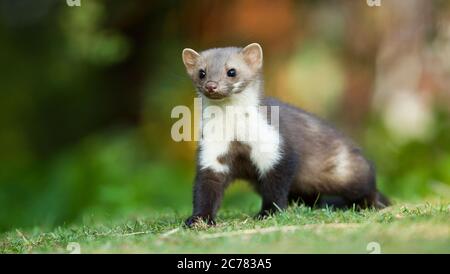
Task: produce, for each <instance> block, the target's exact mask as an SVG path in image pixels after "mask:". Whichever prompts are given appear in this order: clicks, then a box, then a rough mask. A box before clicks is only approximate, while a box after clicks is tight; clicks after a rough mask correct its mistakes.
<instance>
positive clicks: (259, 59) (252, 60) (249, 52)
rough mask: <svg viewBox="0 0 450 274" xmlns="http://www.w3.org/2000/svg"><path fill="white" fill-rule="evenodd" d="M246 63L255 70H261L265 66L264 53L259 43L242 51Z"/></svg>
mask: <svg viewBox="0 0 450 274" xmlns="http://www.w3.org/2000/svg"><path fill="white" fill-rule="evenodd" d="M241 54H242V56H243V57H244V60H245V62H246V63H247V64H248V65H249V66H250V68H252V69H254V70H259V69H261V68H262V65H263V51H262V48H261V46H260V45H259V44H258V43H253V44H250V45H248V46H246V47H245V48H243V49H242V51H241Z"/></svg>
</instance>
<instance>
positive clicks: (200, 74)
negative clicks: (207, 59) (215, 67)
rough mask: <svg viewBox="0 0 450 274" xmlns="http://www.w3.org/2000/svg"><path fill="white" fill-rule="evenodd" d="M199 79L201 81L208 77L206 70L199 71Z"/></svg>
mask: <svg viewBox="0 0 450 274" xmlns="http://www.w3.org/2000/svg"><path fill="white" fill-rule="evenodd" d="M198 77H199V78H200V79H203V78H205V77H206V71H205V70H204V69H201V70H199V71H198Z"/></svg>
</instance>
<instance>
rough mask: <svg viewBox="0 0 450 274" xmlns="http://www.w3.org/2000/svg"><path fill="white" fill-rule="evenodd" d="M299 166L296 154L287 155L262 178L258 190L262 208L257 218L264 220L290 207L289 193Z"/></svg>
mask: <svg viewBox="0 0 450 274" xmlns="http://www.w3.org/2000/svg"><path fill="white" fill-rule="evenodd" d="M297 166H298V159H297V157H296V155H295V153H287V154H286V155H285V156H284V158H283V159H282V160H281V162H279V163H278V164H277V165H276V166H275V167H274V168H273V169H272V170H270V171H268V172H267V173H266V174H263V175H262V176H260V178H259V179H258V182H257V185H258V186H257V188H258V192H259V193H260V195H261V197H262V206H261V210H260V212H259V213H258V215H257V216H256V218H258V219H263V218H265V217H267V216H268V215H271V214H273V213H275V212H276V211H278V210H279V209H285V208H286V207H287V206H288V196H289V191H290V188H291V185H292V183H293V180H294V177H295V174H296V171H297Z"/></svg>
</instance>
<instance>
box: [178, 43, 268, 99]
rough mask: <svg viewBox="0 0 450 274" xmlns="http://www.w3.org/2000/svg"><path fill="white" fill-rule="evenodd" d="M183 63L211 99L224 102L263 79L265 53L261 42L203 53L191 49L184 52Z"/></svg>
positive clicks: (200, 89)
mask: <svg viewBox="0 0 450 274" xmlns="http://www.w3.org/2000/svg"><path fill="white" fill-rule="evenodd" d="M183 63H184V65H185V66H186V70H187V72H188V74H189V76H190V77H191V78H192V81H193V82H194V85H195V87H196V88H197V90H198V91H199V92H200V93H202V94H203V95H205V96H206V97H207V98H209V99H213V100H220V99H223V98H226V97H230V96H232V95H233V94H238V93H241V92H243V91H244V90H245V88H246V87H248V85H249V84H251V83H252V82H254V81H255V80H259V78H260V73H261V69H262V64H263V52H262V48H261V46H260V45H259V44H257V43H253V44H250V45H248V46H246V47H245V48H235V47H229V48H214V49H209V50H205V51H202V52H200V53H197V52H196V51H195V50H193V49H189V48H187V49H184V50H183Z"/></svg>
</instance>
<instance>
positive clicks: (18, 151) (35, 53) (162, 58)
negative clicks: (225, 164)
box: [0, 0, 450, 230]
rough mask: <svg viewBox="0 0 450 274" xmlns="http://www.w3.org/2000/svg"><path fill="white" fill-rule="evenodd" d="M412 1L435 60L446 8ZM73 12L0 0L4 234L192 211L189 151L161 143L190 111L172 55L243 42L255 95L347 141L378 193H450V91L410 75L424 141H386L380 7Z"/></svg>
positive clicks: (106, 4)
mask: <svg viewBox="0 0 450 274" xmlns="http://www.w3.org/2000/svg"><path fill="white" fill-rule="evenodd" d="M350 2H351V3H350ZM356 2H358V3H356ZM399 2H401V1H399ZM425 2H427V3H430V4H428V5H429V6H430V7H431V10H432V11H431V15H432V16H431V18H432V20H431V21H427V22H426V23H427V24H428V25H427V26H429V27H427V28H425V29H429V31H428V32H427V35H426V36H425V38H424V39H423V41H424V45H422V48H420V49H419V52H426V51H427V49H428V47H427V45H428V44H432V45H433V46H435V45H440V46H441V48H440V49H438V50H439V52H440V53H442V52H445V51H443V50H441V49H442V47H444V46H448V42H447V40H445V39H444V38H445V36H440V35H441V34H442V35H444V34H443V33H445V32H439V29H438V28H437V27H436V26H438V25H442V24H444V25H445V24H447V25H446V26H447V27H448V26H449V25H450V23H448V22H450V19H449V18H450V8H449V5H448V3H447V2H446V1H429V2H428V1H425ZM81 3H82V6H81V7H73V8H70V7H68V6H67V5H65V1H58V0H45V1H31V0H29V1H25V0H22V1H12V0H11V1H9V0H0V77H1V81H0V151H1V153H0V161H1V165H0V208H1V210H0V229H1V230H6V229H11V228H13V227H18V226H32V225H39V226H51V225H55V224H61V223H68V222H72V221H74V220H80V216H83V215H85V214H96V213H99V214H100V213H101V214H107V215H116V214H127V213H130V212H134V211H138V210H143V211H145V210H155V211H156V210H164V209H168V210H176V211H178V210H183V211H184V210H190V203H191V182H192V179H193V176H194V166H195V164H194V152H195V143H193V142H188V143H175V142H174V141H172V139H171V138H170V128H171V125H172V123H173V119H171V118H170V112H171V109H172V108H173V107H174V106H176V105H180V104H183V105H188V106H190V107H191V106H192V103H193V101H192V97H193V89H192V87H191V83H190V81H189V80H188V78H187V76H186V75H185V72H184V68H183V66H182V63H181V60H180V55H181V54H180V53H181V50H182V49H183V48H184V47H193V48H198V49H205V48H208V47H215V46H227V45H245V44H246V43H250V42H254V41H258V42H260V43H262V44H263V47H264V49H265V60H266V63H265V64H266V65H265V74H266V80H267V81H266V82H267V93H268V94H269V95H274V96H277V97H280V98H282V99H284V100H287V101H290V102H292V103H293V104H295V105H298V106H302V107H304V108H306V109H308V110H310V111H314V112H317V113H318V114H319V115H320V116H323V117H326V118H329V119H331V120H332V121H333V122H335V123H337V124H338V125H340V126H341V127H342V128H344V129H345V130H346V131H347V132H349V133H350V134H351V135H352V136H353V137H354V138H355V139H356V140H357V141H359V142H360V143H361V144H362V146H363V147H364V148H365V149H366V151H367V154H368V156H369V157H370V158H372V159H373V160H374V162H375V163H376V165H377V167H378V171H379V172H378V173H379V181H380V185H381V189H382V190H383V191H385V192H386V193H387V194H388V195H389V196H392V197H394V198H395V197H396V198H399V199H406V200H408V199H422V198H424V197H430V196H431V197H443V198H449V197H450V194H449V192H450V191H449V189H450V138H449V137H448V136H450V124H449V123H450V119H449V108H448V105H450V104H449V102H450V100H448V99H449V97H450V96H448V92H449V85H448V84H447V82H444V84H440V85H438V84H435V83H436V82H438V81H434V80H433V81H431V80H429V81H428V80H427V79H429V77H428V78H427V77H425V78H424V77H421V79H422V78H423V79H425V80H424V83H425V86H426V91H427V92H429V94H430V96H428V97H431V98H436V99H435V100H434V101H437V102H439V104H436V103H434V101H433V100H431V103H430V104H429V105H430V108H429V109H430V112H431V113H432V117H433V119H434V128H433V131H432V133H431V134H430V136H429V137H428V138H426V139H422V140H421V141H417V140H407V141H402V142H399V141H398V140H396V139H395V138H394V137H393V136H394V135H393V133H392V132H390V131H389V130H388V129H387V128H386V126H385V121H384V120H383V118H382V117H383V114H382V112H383V110H382V108H377V107H372V103H371V102H372V97H373V96H376V95H374V93H376V87H375V86H376V85H375V82H377V81H379V79H377V77H378V75H379V74H378V73H377V71H376V70H375V68H376V67H377V66H378V63H379V62H378V56H377V54H379V52H382V45H383V44H388V45H389V43H387V42H386V43H384V42H383V41H386V40H383V39H388V38H385V37H391V36H389V35H387V34H388V33H389V30H391V27H390V26H389V25H388V24H389V23H390V22H391V23H392V24H394V23H395V22H396V21H395V20H393V21H392V20H386V18H391V17H393V18H394V19H396V20H402V18H400V17H399V15H398V14H396V13H395V12H392V14H391V13H389V12H388V11H389V8H390V7H382V8H379V9H378V10H374V9H373V8H372V9H371V8H369V7H367V5H365V1H362V0H361V1H327V0H321V1H290V0H280V1H267V0H264V1H263V0H261V1H255V0H247V1H227V2H225V1H189V2H188V1H177V0H170V1H144V0H136V1H126V2H124V1H100V0H98V1H83V0H81ZM383 3H384V1H383ZM414 3H415V4H418V3H419V4H423V3H424V1H420V0H417V1H414ZM419 10H420V9H419ZM349 13H351V14H354V16H351V18H349V16H348V14H349ZM216 14H220V15H221V16H215V15H216ZM397 17H398V18H397ZM446 20H447V21H446ZM439 22H440V23H439ZM442 22H444V23H442ZM446 22H447V23H446ZM438 23H439V24H438ZM268 30H270V31H268ZM430 33H431V34H430ZM440 33H441V34H440ZM428 34H430V35H428ZM394 36H395V35H394ZM394 36H393V37H394ZM430 36H431V37H432V38H430ZM443 37H444V38H443ZM427 39H428V40H430V39H431V40H432V41H427ZM433 39H434V40H433ZM387 41H388V42H389V40H387ZM448 41H450V40H448ZM407 43H408V42H407V41H406V42H402V45H405V44H407ZM449 48H450V47H449ZM448 56H450V55H447V57H448ZM448 59H449V60H450V58H448ZM440 60H441V61H442V62H444V61H447V63H445V64H447V65H448V61H449V60H445V58H444V59H442V58H441V59H440ZM394 61H395V60H394ZM394 63H395V62H394ZM445 64H444V65H445ZM449 67H450V66H449ZM441 74H442V72H436V70H434V71H432V72H430V73H429V74H426V75H431V76H435V75H441ZM443 75H444V76H448V74H446V73H445V72H444V73H443ZM433 79H434V78H433ZM448 79H450V77H448ZM427 83H432V84H427ZM439 105H440V107H438V106H439ZM258 203H259V200H258V198H257V197H256V195H255V194H253V193H252V192H251V191H250V190H249V188H248V187H247V186H246V185H245V184H242V183H240V184H237V185H236V186H233V187H232V188H231V189H230V190H229V191H228V194H227V195H226V199H225V207H236V208H243V209H246V208H247V209H251V210H256V208H257V207H258Z"/></svg>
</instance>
